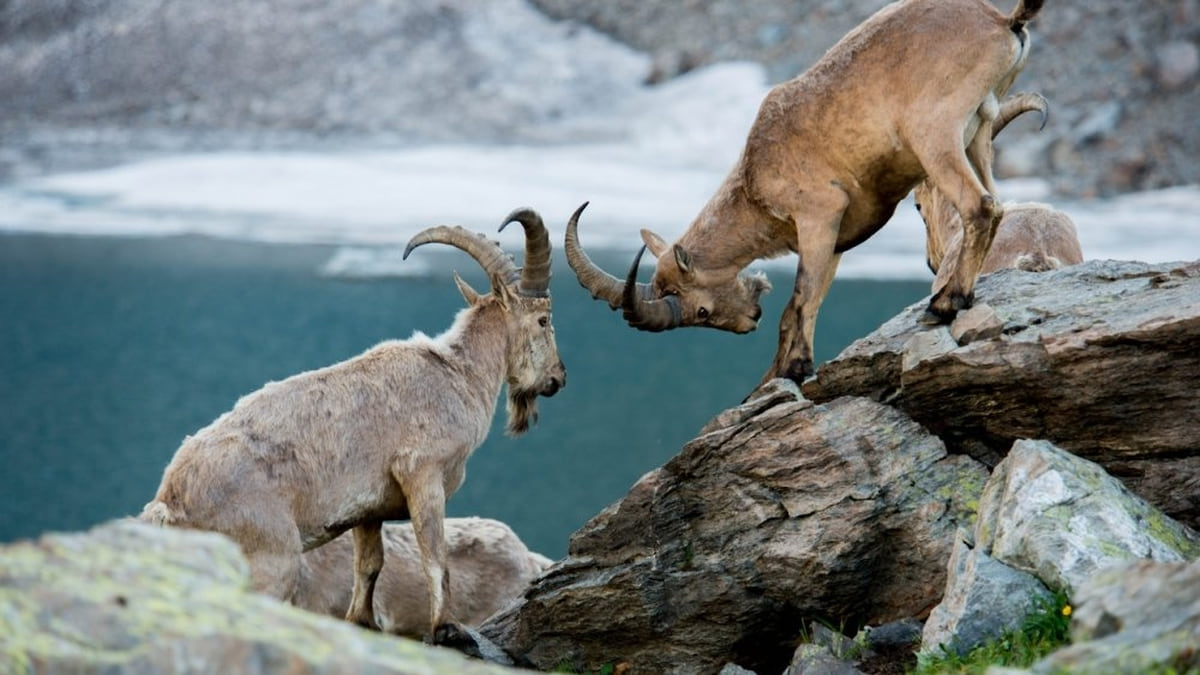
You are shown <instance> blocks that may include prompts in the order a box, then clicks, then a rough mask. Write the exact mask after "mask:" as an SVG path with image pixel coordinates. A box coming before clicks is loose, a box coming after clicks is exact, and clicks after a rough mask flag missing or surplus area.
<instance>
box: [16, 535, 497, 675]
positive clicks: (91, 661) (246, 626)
mask: <svg viewBox="0 0 1200 675" xmlns="http://www.w3.org/2000/svg"><path fill="white" fill-rule="evenodd" d="M0 625H3V630H0V672H5V673H12V672H38V673H79V674H87V673H96V674H100V673H103V674H104V675H143V674H144V675H158V674H160V673H223V674H226V675H268V674H272V673H280V672H287V673H295V674H297V675H317V674H331V675H332V674H335V673H336V674H345V673H379V674H384V673H395V674H397V675H401V674H403V675H418V674H427V675H436V674H438V673H445V674H446V675H451V674H453V675H458V674H468V673H475V674H478V675H485V674H488V673H492V674H496V675H499V674H500V673H511V672H514V671H513V670H511V669H508V668H502V667H499V666H493V665H488V664H485V663H483V662H481V661H473V660H469V659H467V658H466V657H464V656H462V655H461V654H459V653H457V652H454V651H451V650H448V649H442V648H438V647H427V646H425V645H423V644H421V643H420V642H418V641H414V640H410V639H406V638H398V637H392V636H388V635H382V634H380V633H373V632H370V631H366V630H363V629H361V628H358V627H357V626H353V625H351V624H349V623H347V622H345V621H341V620H338V619H332V618H329V617H325V616H319V615H316V614H311V613H308V612H305V611H303V610H299V609H296V608H295V607H292V606H290V605H286V604H284V603H281V602H278V601H276V600H275V599H273V598H270V597H267V596H265V595H260V594H257V593H253V592H251V591H250V576H249V568H248V566H247V564H246V560H245V558H244V557H243V556H242V554H241V551H240V550H239V549H238V547H237V545H236V544H234V543H233V542H232V541H230V540H229V539H227V538H225V537H222V536H220V535H217V534H211V533H204V532H196V531H188V530H176V529H163V528H158V527H153V526H150V525H146V524H143V523H140V522H137V521H133V520H123V521H114V522H111V523H108V524H104V525H101V526H98V527H96V528H94V529H93V530H91V531H89V532H86V533H78V534H61V535H59V534H52V535H46V536H44V537H42V538H41V539H39V540H37V541H26V542H19V543H16V544H12V545H9V546H5V547H3V548H0Z"/></svg>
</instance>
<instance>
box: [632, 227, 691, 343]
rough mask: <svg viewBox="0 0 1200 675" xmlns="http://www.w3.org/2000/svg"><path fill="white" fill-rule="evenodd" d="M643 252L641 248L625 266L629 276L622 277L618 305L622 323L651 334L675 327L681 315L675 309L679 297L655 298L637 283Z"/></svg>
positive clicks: (678, 310)
mask: <svg viewBox="0 0 1200 675" xmlns="http://www.w3.org/2000/svg"><path fill="white" fill-rule="evenodd" d="M645 252H646V247H645V245H643V246H642V248H641V249H639V250H638V254H637V257H635V258H634V259H633V264H632V265H630V266H629V275H628V276H627V277H625V287H624V289H622V293H621V306H622V307H623V308H624V310H625V320H626V321H628V322H629V325H631V326H633V327H634V328H637V329H639V330H647V331H651V332H654V333H657V332H659V331H664V330H669V329H671V328H675V327H677V326H678V325H679V324H680V323H681V322H682V321H683V316H682V314H681V313H680V309H679V298H678V297H676V296H674V295H668V296H666V297H664V298H655V297H653V293H652V292H651V290H650V285H649V284H639V283H638V282H637V275H638V266H639V265H640V264H641V262H642V254H644V253H645Z"/></svg>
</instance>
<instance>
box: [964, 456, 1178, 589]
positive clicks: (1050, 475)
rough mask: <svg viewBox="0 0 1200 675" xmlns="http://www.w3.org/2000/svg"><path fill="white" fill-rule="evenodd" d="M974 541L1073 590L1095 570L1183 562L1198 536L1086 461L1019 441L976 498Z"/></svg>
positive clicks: (1047, 580) (995, 555)
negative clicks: (1136, 563) (1147, 561)
mask: <svg viewBox="0 0 1200 675" xmlns="http://www.w3.org/2000/svg"><path fill="white" fill-rule="evenodd" d="M975 539H976V542H975V543H976V546H977V547H978V548H979V549H980V550H982V551H984V552H986V553H988V554H989V555H991V556H992V557H993V558H995V559H996V560H999V561H1001V562H1003V563H1005V564H1007V565H1009V566H1012V567H1015V568H1017V569H1021V570H1025V571H1027V572H1030V573H1031V574H1033V575H1035V576H1036V577H1038V578H1039V579H1041V580H1042V582H1044V583H1045V584H1047V585H1048V586H1050V587H1051V588H1054V589H1058V590H1063V591H1065V592H1066V593H1067V594H1068V595H1073V594H1074V591H1075V589H1077V588H1079V587H1080V585H1081V584H1083V583H1084V582H1085V581H1087V580H1088V579H1089V578H1090V577H1091V576H1092V575H1093V574H1095V573H1096V572H1097V571H1099V570H1102V569H1104V568H1107V567H1111V566H1113V565H1117V564H1120V563H1124V562H1127V561H1131V560H1137V559H1143V558H1144V559H1151V560H1159V561H1186V560H1193V559H1195V558H1196V557H1197V556H1200V537H1198V536H1197V534H1196V533H1195V532H1193V531H1191V530H1190V529H1189V528H1188V527H1186V526H1184V525H1181V524H1179V523H1177V522H1175V521H1174V520H1172V519H1171V518H1169V517H1167V516H1165V515H1163V514H1162V513H1161V512H1160V511H1158V510H1157V509H1155V508H1154V507H1153V506H1151V505H1150V504H1148V503H1146V501H1145V500H1143V499H1141V498H1139V497H1138V496H1137V495H1135V494H1133V493H1132V492H1130V491H1129V490H1128V489H1126V488H1125V487H1124V486H1123V485H1121V483H1120V481H1118V480H1116V479H1114V478H1112V477H1111V476H1109V475H1108V474H1106V473H1105V472H1104V470H1103V469H1102V468H1101V467H1100V466H1098V465H1096V464H1095V463H1093V462H1089V461H1087V460H1085V459H1082V458H1080V457H1076V456H1074V455H1072V454H1070V453H1068V452H1065V451H1063V450H1060V449H1059V448H1056V447H1055V446H1054V445H1053V444H1051V443H1049V442H1047V441H1018V442H1017V443H1015V444H1013V448H1012V450H1011V451H1010V452H1009V454H1008V457H1006V458H1005V459H1004V461H1003V462H1001V463H1000V464H999V465H997V466H996V468H995V470H994V471H993V472H992V476H991V478H989V479H988V482H987V486H986V487H985V488H984V491H983V497H982V498H981V499H980V503H979V515H978V525H977V527H976V530H975Z"/></svg>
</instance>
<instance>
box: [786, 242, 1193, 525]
mask: <svg viewBox="0 0 1200 675" xmlns="http://www.w3.org/2000/svg"><path fill="white" fill-rule="evenodd" d="M975 295H976V301H977V303H986V304H987V305H988V307H990V309H991V312H993V313H994V314H995V316H996V317H998V318H999V319H1000V320H1002V321H1003V328H1002V329H1001V331H1000V334H999V335H997V336H995V337H990V338H987V339H981V338H979V337H975V338H974V339H973V341H971V342H970V343H969V344H962V345H960V344H959V343H957V342H955V341H954V340H953V339H952V338H951V337H950V336H949V335H948V334H947V330H946V328H945V327H935V328H932V329H931V328H929V327H926V326H923V325H921V324H919V323H918V321H917V319H918V317H919V316H920V315H921V313H922V312H923V311H924V308H925V304H926V303H925V302H924V301H922V302H919V303H916V304H914V305H912V306H911V307H909V308H907V309H906V310H904V311H903V312H901V313H900V314H899V315H897V316H896V317H895V318H893V319H892V320H890V321H888V322H887V323H885V324H884V325H883V326H881V327H880V328H879V329H878V330H877V331H875V332H874V333H872V334H871V335H869V336H867V337H865V338H863V339H861V340H859V341H857V342H855V343H854V344H852V345H850V346H849V347H847V348H846V349H845V350H844V351H843V352H842V353H841V354H840V355H839V356H838V357H837V358H836V359H834V360H833V361H830V362H828V363H825V364H822V365H821V366H820V368H819V369H818V370H817V374H816V377H815V378H810V379H809V380H808V381H807V382H805V383H804V385H803V390H804V394H805V396H807V397H808V398H809V399H811V400H813V401H817V402H821V401H829V400H832V399H834V398H837V397H839V396H870V397H872V398H875V399H876V400H880V401H886V402H887V403H888V404H890V405H893V406H896V407H897V408H899V409H901V410H903V411H905V412H906V413H908V414H909V415H911V416H912V417H913V419H915V420H917V421H918V422H920V423H921V424H923V425H924V426H925V427H926V428H928V429H929V430H931V431H932V432H934V433H935V434H937V435H938V436H939V437H940V438H941V439H942V440H943V441H944V442H945V443H946V445H947V446H948V447H949V448H950V449H951V451H953V452H966V453H968V454H970V455H972V456H973V457H975V458H977V459H979V460H980V461H983V462H985V463H987V464H989V465H991V464H994V463H995V462H996V461H998V460H999V459H1000V458H1001V457H1003V456H1004V454H1005V453H1006V452H1007V451H1008V449H1009V447H1011V445H1012V443H1013V442H1014V441H1016V440H1018V439H1022V438H1044V439H1047V440H1050V441H1052V442H1054V443H1055V444H1056V445H1058V446H1059V447H1062V448H1064V449H1066V450H1068V451H1070V452H1072V453H1074V454H1076V455H1079V456H1081V457H1085V458H1087V459H1090V460H1092V461H1094V462H1097V463H1099V464H1101V465H1102V466H1104V467H1105V468H1106V469H1107V470H1109V472H1110V473H1112V474H1113V475H1116V476H1118V477H1119V478H1121V480H1122V481H1123V482H1124V483H1125V484H1126V485H1128V486H1129V487H1130V488H1131V489H1132V490H1134V491H1135V492H1137V493H1138V494H1139V495H1141V496H1142V497H1143V498H1145V499H1147V500H1148V501H1150V502H1151V503H1152V504H1154V505H1155V506H1157V507H1158V508H1160V509H1161V510H1163V512H1164V513H1166V514H1167V515H1170V516H1171V517H1173V518H1175V519H1177V520H1179V521H1181V522H1183V523H1185V524H1188V525H1189V526H1191V527H1193V528H1198V527H1200V499H1197V498H1196V495H1197V494H1200V437H1198V436H1197V434H1196V428H1197V426H1196V425H1197V420H1200V396H1196V392H1195V383H1196V382H1200V261H1198V262H1191V263H1162V264H1153V265H1151V264H1146V263H1138V262H1119V261H1112V260H1095V261H1089V262H1085V263H1083V264H1080V265H1074V266H1071V267H1067V268H1064V269H1061V270H1056V271H1051V272H1040V273H1033V272H1021V271H1018V270H1001V271H999V272H996V273H994V274H990V275H986V276H984V277H982V278H981V279H980V280H979V284H978V286H977V288H976V292H975ZM931 333H932V334H933V335H932V336H930V335H928V334H931Z"/></svg>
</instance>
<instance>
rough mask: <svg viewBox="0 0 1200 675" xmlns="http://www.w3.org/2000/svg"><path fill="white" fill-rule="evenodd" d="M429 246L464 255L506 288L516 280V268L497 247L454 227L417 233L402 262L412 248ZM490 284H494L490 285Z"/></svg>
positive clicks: (407, 247)
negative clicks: (463, 253)
mask: <svg viewBox="0 0 1200 675" xmlns="http://www.w3.org/2000/svg"><path fill="white" fill-rule="evenodd" d="M429 243H437V244H447V245H449V246H453V247H455V248H457V249H460V250H462V251H465V252H466V253H467V254H468V255H470V256H471V257H472V258H474V259H475V262H477V263H479V266H480V267H482V268H483V271H484V272H487V275H488V278H489V279H499V280H500V281H501V282H502V283H506V284H511V283H514V282H515V281H516V280H517V277H518V274H517V265H516V263H514V262H513V261H512V258H510V257H509V256H508V254H506V253H505V252H504V249H502V248H500V244H498V243H496V242H494V241H489V240H488V238H487V237H485V236H483V235H482V234H476V233H474V232H471V231H470V230H467V229H464V228H462V227H458V226H454V227H451V226H449V225H438V226H437V227H431V228H429V229H426V230H421V231H420V232H418V233H417V235H416V236H414V237H413V238H412V239H410V240H409V241H408V246H406V247H405V248H404V256H403V259H404V260H407V259H408V254H409V253H412V252H413V249H415V248H416V247H418V246H422V245H424V244H429ZM493 283H495V282H494V281H493Z"/></svg>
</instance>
